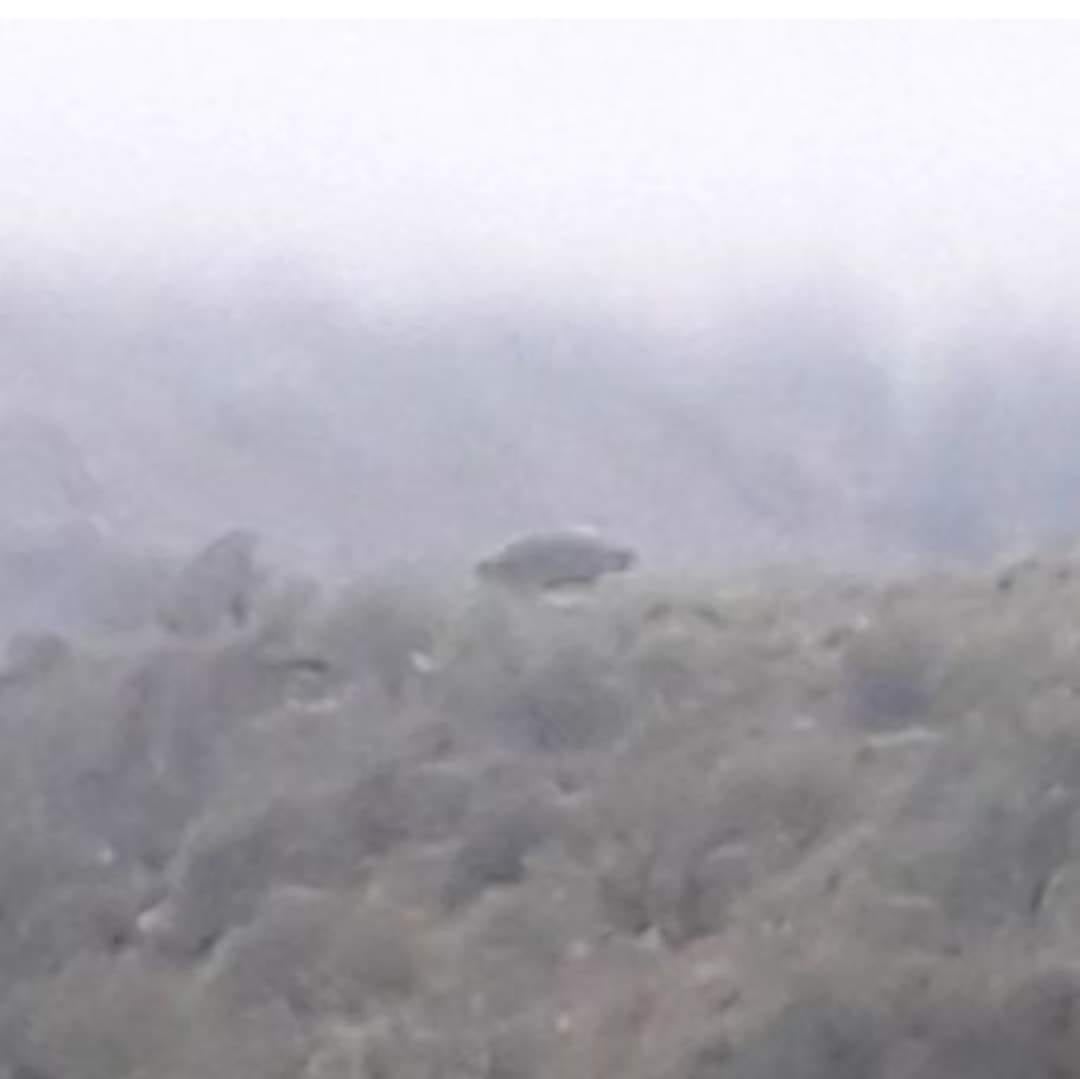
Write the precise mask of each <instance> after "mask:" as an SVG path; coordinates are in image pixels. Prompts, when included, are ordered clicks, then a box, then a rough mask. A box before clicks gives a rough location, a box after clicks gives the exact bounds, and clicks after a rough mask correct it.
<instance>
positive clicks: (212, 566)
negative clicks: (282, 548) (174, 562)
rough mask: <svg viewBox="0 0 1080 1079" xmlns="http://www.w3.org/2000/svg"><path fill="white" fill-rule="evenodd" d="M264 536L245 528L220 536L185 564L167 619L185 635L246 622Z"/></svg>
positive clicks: (164, 617)
mask: <svg viewBox="0 0 1080 1079" xmlns="http://www.w3.org/2000/svg"><path fill="white" fill-rule="evenodd" d="M257 546H258V536H257V535H256V534H255V533H254V532H252V531H250V530H248V529H243V528H238V529H233V530H232V531H230V532H226V533H225V534H224V535H223V536H219V537H218V538H217V539H216V540H214V541H213V543H211V544H210V545H209V546H207V547H205V548H203V550H202V551H200V552H199V553H198V554H197V555H196V556H195V557H194V558H193V559H192V560H191V561H190V562H188V564H187V565H186V566H184V568H183V569H182V570H181V571H180V574H179V576H178V577H177V579H176V582H175V584H174V585H173V588H172V592H171V594H170V595H169V596H168V598H167V599H166V601H165V604H164V605H163V609H162V611H161V624H162V625H163V626H164V627H165V628H166V629H168V630H170V631H172V632H173V633H176V634H178V635H180V636H184V637H198V636H204V635H206V634H209V633H213V632H215V631H216V630H219V629H221V628H222V627H223V626H224V625H226V624H228V623H229V622H232V623H233V624H235V625H240V624H242V623H244V622H245V621H246V620H247V618H248V615H249V614H250V612H251V604H252V600H253V597H254V592H255V588H256V585H257V583H258V569H257V566H256V562H255V549H256V547H257Z"/></svg>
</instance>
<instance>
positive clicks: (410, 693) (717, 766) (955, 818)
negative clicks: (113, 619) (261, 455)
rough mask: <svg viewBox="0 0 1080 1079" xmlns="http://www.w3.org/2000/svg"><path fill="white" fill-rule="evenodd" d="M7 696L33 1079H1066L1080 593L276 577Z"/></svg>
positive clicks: (61, 645) (977, 577)
mask: <svg viewBox="0 0 1080 1079" xmlns="http://www.w3.org/2000/svg"><path fill="white" fill-rule="evenodd" d="M261 587H262V589H263V592H262V594H261V597H260V599H259V602H258V604H257V605H256V610H257V613H256V615H255V616H254V618H253V619H252V620H251V621H249V622H248V623H246V624H245V625H242V626H239V627H235V626H223V627H222V628H221V629H220V630H219V631H217V632H216V633H210V634H208V635H206V636H203V637H190V636H189V637H184V638H179V637H175V636H171V635H169V634H168V633H167V632H165V631H164V630H162V629H160V628H154V627H153V626H152V625H144V626H142V628H128V629H126V630H125V631H124V632H122V633H120V632H117V633H115V634H113V635H111V636H98V637H96V638H92V639H79V640H76V639H71V640H65V639H63V638H58V637H47V636H46V637H42V636H39V637H25V636H24V637H22V638H17V639H15V640H14V641H13V642H12V644H11V645H10V647H9V658H8V664H7V668H6V670H5V672H4V674H3V677H2V680H0V772H2V774H0V802H2V806H0V809H2V816H0V821H2V827H0V910H2V911H3V918H2V920H0V972H2V975H3V977H2V978H0V985H2V986H3V991H2V996H0V1065H3V1067H4V1068H6V1071H4V1072H3V1074H6V1075H7V1076H10V1077H12V1079H14V1077H20V1079H28V1077H50V1079H61V1077H62V1079H125V1077H139V1079H143V1077H146V1079H149V1077H151V1076H152V1077H155V1079H162V1077H165V1079H180V1077H184V1079H217V1077H220V1079H245V1077H251V1079H262V1077H267V1079H269V1077H279V1076H280V1077H286V1076H288V1077H304V1079H339V1077H340V1079H344V1077H364V1079H383V1077H393V1079H413V1077H416V1079H443V1077H447V1076H458V1077H462V1079H464V1077H470V1079H471V1077H476V1079H511V1077H513V1079H530V1077H536V1079H541V1077H544V1079H551V1077H563V1076H565V1077H567V1079H570V1077H573V1079H578V1077H581V1079H584V1077H596V1079H615V1077H618V1079H713V1077H717V1079H729V1077H733V1079H747V1077H752V1079H776V1077H778V1076H784V1077H797V1079H802V1077H805V1079H817V1077H821V1079H837V1077H850V1079H857V1077H862V1076H866V1077H879V1076H882V1077H887V1079H901V1077H902V1079H939V1077H941V1076H945V1075H948V1076H950V1077H957V1076H961V1077H962V1076H971V1077H973V1079H974V1077H975V1076H979V1077H986V1076H993V1077H995V1079H1014V1077H1015V1079H1032V1077H1040V1076H1042V1077H1047V1079H1049V1077H1052V1076H1053V1077H1063V1076H1073V1075H1077V1076H1080V919H1078V918H1077V913H1076V903H1077V896H1078V894H1080V891H1078V889H1080V860H1078V855H1080V852H1078V850H1077V847H1076V844H1077V838H1076V837H1077V822H1078V821H1080V817H1078V815H1077V813H1078V810H1080V728H1078V727H1077V707H1078V701H1080V633H1078V632H1077V630H1076V624H1077V614H1078V612H1080V562H1077V561H1074V560H1072V559H1071V558H1070V557H1069V556H1068V555H1067V554H1061V555H1053V556H1051V555H1049V554H1048V555H1046V556H1045V557H1042V558H1037V559H1030V560H1028V561H1026V562H1024V563H1020V564H1017V565H1014V566H1010V567H1002V568H1001V569H999V570H997V571H995V572H994V573H989V572H987V573H985V574H971V575H967V576H960V575H952V576H950V575H943V574H942V575H934V576H924V577H919V578H912V579H908V580H902V581H892V582H888V583H884V584H881V583H877V584H871V583H868V582H863V581H860V580H858V579H855V578H850V579H846V578H828V577H825V576H823V575H817V574H813V573H810V572H796V571H794V570H792V571H785V572H779V571H777V572H774V573H768V574H765V573H763V574H759V575H757V576H754V577H751V576H745V577H742V578H734V577H732V578H728V579H724V580H718V581H705V580H693V581H691V580H689V579H685V580H672V579H665V580H661V579H650V578H648V577H647V576H637V577H630V578H628V579H626V580H625V581H612V582H609V583H608V584H607V585H605V586H604V588H602V589H601V590H599V591H598V592H597V593H596V594H595V595H594V596H593V597H592V598H591V599H586V600H583V601H580V602H577V603H575V604H569V605H567V604H559V605H551V604H544V603H539V604H538V603H531V602H523V601H521V600H513V599H508V598H506V597H504V596H501V595H500V594H499V593H497V592H495V591H489V590H483V589H479V588H473V587H467V586H463V585H458V584H453V583H451V584H448V585H447V586H446V587H443V588H434V587H432V586H430V585H428V584H422V583H421V582H419V581H412V580H408V579H396V580H390V579H385V580H367V581H365V582H360V583H357V584H356V585H354V586H351V587H348V588H341V589H329V588H327V589H323V590H322V591H321V592H320V591H319V590H317V589H315V588H314V586H311V585H310V584H304V583H302V582H297V581H291V580H290V579H288V578H287V577H286V576H284V575H281V574H278V575H270V577H269V578H267V579H265V580H264V581H263V584H262V586H261Z"/></svg>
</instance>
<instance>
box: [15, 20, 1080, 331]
mask: <svg viewBox="0 0 1080 1079" xmlns="http://www.w3.org/2000/svg"><path fill="white" fill-rule="evenodd" d="M1077 101H1080V28H1078V27H1076V26H1075V25H1072V24H1069V23H1022V22H1008V23H1006V22H1000V23H995V22H986V23H974V22H962V23H943V22H933V23H931V22H927V23H918V22H911V23H898V22H884V21H879V22H867V23H825V22H819V23H812V22H808V23H797V22H782V21H781V22H772V23H766V22H763V23H756V24H755V23H734V22H723V21H718V22H712V23H685V22H684V23H679V22H671V23H657V22H637V23H633V22H627V23H615V22H607V23H605V22H596V23H584V22H566V23H559V22H545V23H527V22H507V23H495V22H479V23H465V22H459V23H453V22H446V23H416V22H402V23H376V22H371V23H363V22H353V23H321V24H320V23H314V22H313V23H268V22H259V23H255V22H251V23H220V22H219V23H198V22H188V23H185V22H175V23H162V22H155V23H149V22H148V23H144V24H138V23H115V24H109V23H90V22H87V23H56V22H52V23H40V24H28V23H15V22H8V23H7V24H4V25H3V26H2V28H0V252H2V255H0V259H2V262H0V269H2V270H3V271H5V272H6V273H7V274H8V275H9V276H10V275H11V274H18V273H20V272H22V271H23V270H24V269H25V268H27V267H35V268H37V269H46V270H50V271H56V270H57V268H67V269H69V270H78V271H80V272H86V271H90V272H92V273H102V272H105V273H110V274H114V275H118V276H120V277H124V276H125V275H126V276H128V277H132V278H135V279H139V278H145V277H146V276H147V275H153V274H162V275H165V276H169V275H172V274H174V273H179V274H181V275H191V276H194V277H196V278H197V279H200V280H203V281H210V282H212V281H214V280H215V279H218V278H221V279H228V278H230V277H235V276H236V275H243V274H245V273H259V272H264V271H265V269H266V267H271V268H280V267H283V266H284V267H291V266H293V265H305V266H308V267H310V268H313V269H316V270H317V271H319V272H321V273H324V274H328V275H336V276H337V277H339V278H340V279H342V280H344V281H345V282H347V283H348V285H349V287H350V288H351V289H353V290H355V293H356V294H357V295H358V296H362V297H363V298H364V299H365V300H367V301H370V302H373V303H382V304H396V303H405V304H417V303H419V304H421V305H422V304H424V303H426V302H431V301H434V302H439V303H445V302H447V301H451V302H452V301H453V300H455V299H457V298H461V299H464V300H467V301H471V302H475V301H476V300H481V301H484V300H487V299H493V300H497V301H499V302H506V301H509V302H519V301H521V300H527V299H528V298H529V297H539V296H544V297H548V298H560V299H563V300H565V301H566V302H577V303H581V304H584V305H598V306H606V307H609V308H610V307H614V308H620V307H621V308H626V309H632V310H633V311H634V312H635V314H636V315H637V316H638V317H642V318H654V319H656V320H659V321H676V322H677V321H679V320H680V319H686V318H691V317H697V316H699V315H700V314H701V313H702V312H705V311H708V310H709V309H710V308H711V307H712V306H714V305H717V304H721V303H723V302H726V301H727V300H728V299H730V298H732V297H733V296H736V295H738V294H740V293H745V292H747V291H752V290H753V289H754V288H755V287H756V284H757V283H758V282H759V281H761V280H763V279H765V278H768V277H769V276H770V275H775V274H776V273H778V272H786V271H787V270H788V269H790V268H792V267H794V268H797V269H798V271H799V272H812V273H825V274H831V275H834V276H835V277H837V278H838V279H844V280H846V281H848V282H849V283H850V284H851V285H853V286H854V287H856V288H866V289H868V290H870V291H876V292H877V293H878V295H879V298H880V299H881V300H882V302H884V303H885V304H886V305H896V306H897V310H899V311H901V312H903V313H904V314H905V315H910V314H912V313H914V314H917V315H923V314H926V313H927V312H930V313H931V314H933V313H935V312H936V313H940V312H942V311H946V310H950V309H951V305H954V304H955V303H956V302H960V303H961V304H970V303H973V302H980V303H983V304H987V305H989V306H991V307H993V306H996V305H1001V304H1006V305H1014V306H1016V307H1018V308H1019V309H1021V310H1022V309H1024V308H1025V307H1028V306H1031V307H1033V309H1036V310H1038V309H1042V308H1043V307H1045V306H1047V305H1049V306H1050V307H1053V308H1064V307H1067V306H1068V304H1069V303H1070V302H1071V301H1072V300H1073V298H1074V296H1075V286H1074V285H1073V281H1074V280H1075V279H1076V271H1077V269H1080V257H1078V252H1080V215H1078V214H1077V213H1076V212H1075V192H1076V191H1077V190H1080V137H1078V136H1077V134H1076V121H1077V105H1076V102H1077ZM977 298H978V299H977Z"/></svg>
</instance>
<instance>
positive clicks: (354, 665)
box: [304, 581, 443, 703]
mask: <svg viewBox="0 0 1080 1079" xmlns="http://www.w3.org/2000/svg"><path fill="white" fill-rule="evenodd" d="M442 617H443V616H442V614H441V613H440V610H439V607H438V605H437V603H436V597H434V596H432V595H429V594H428V593H427V592H426V591H425V590H424V589H423V588H421V587H420V586H418V585H416V584H413V583H410V582H406V581H391V582H383V583H378V582H376V583H367V584H360V585H356V586H354V587H352V588H351V589H350V590H348V591H347V592H346V593H345V594H344V595H342V596H341V597H339V598H338V599H337V600H336V601H335V602H334V603H333V604H332V605H331V607H330V609H329V610H328V611H327V612H326V613H325V614H324V615H323V616H322V617H321V618H318V619H316V620H314V624H313V625H312V626H311V628H310V630H309V632H308V633H307V634H305V636H304V646H305V647H306V648H307V649H308V650H309V651H310V652H311V653H312V654H313V655H316V656H318V657H319V658H320V659H322V660H324V661H325V662H326V663H327V664H328V666H329V669H330V671H331V674H332V676H336V677H337V678H338V679H342V680H346V681H348V680H356V679H359V678H371V679H373V680H374V681H375V682H376V683H377V684H378V685H379V686H380V687H381V688H382V690H383V691H384V692H385V694H386V696H387V697H388V698H389V700H390V701H391V702H393V703H398V702H400V701H401V700H402V698H403V695H404V693H405V691H406V687H407V686H408V685H409V683H410V682H411V681H412V680H413V679H415V678H416V677H417V673H418V671H420V670H422V669H423V667H424V666H425V664H426V663H428V662H431V660H432V656H433V654H434V652H435V650H436V646H437V643H438V640H439V635H440V631H441V621H442Z"/></svg>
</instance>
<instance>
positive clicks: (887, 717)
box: [844, 621, 941, 733]
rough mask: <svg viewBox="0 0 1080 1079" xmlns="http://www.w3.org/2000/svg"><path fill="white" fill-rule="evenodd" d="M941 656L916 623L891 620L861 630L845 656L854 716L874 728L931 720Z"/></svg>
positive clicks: (862, 724)
mask: <svg viewBox="0 0 1080 1079" xmlns="http://www.w3.org/2000/svg"><path fill="white" fill-rule="evenodd" d="M940 658H941V657H940V656H936V655H935V654H934V651H933V646H932V644H931V642H930V640H929V639H928V638H927V637H926V636H925V634H922V633H920V632H919V631H918V630H917V629H916V628H915V627H913V626H905V625H901V624H896V623H894V622H891V621H888V622H885V623H884V624H877V625H873V626H870V627H868V628H866V629H865V630H863V631H862V632H860V633H859V634H857V635H856V637H855V639H854V640H853V641H852V642H851V644H850V645H849V646H848V648H847V653H846V656H845V661H844V675H845V678H846V681H847V696H848V715H849V718H850V719H851V721H852V722H853V723H854V724H855V726H857V727H858V728H860V729H861V730H865V731H869V732H871V733H874V732H882V731H890V730H896V729H898V728H903V727H908V726H911V725H912V724H916V723H925V722H927V721H928V720H930V718H931V714H932V712H933V707H934V694H935V690H936V687H937V684H938V679H939V677H940V674H939V671H938V665H939V663H940Z"/></svg>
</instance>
